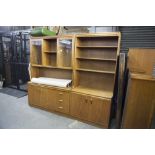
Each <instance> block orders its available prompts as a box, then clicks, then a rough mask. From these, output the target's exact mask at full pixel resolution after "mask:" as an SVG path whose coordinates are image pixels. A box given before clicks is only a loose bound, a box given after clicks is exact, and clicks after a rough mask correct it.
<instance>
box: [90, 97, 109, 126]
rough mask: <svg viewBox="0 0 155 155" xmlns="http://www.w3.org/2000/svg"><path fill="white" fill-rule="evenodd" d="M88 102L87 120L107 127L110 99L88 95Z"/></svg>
mask: <svg viewBox="0 0 155 155" xmlns="http://www.w3.org/2000/svg"><path fill="white" fill-rule="evenodd" d="M89 104H90V106H89V121H91V122H94V123H97V124H100V125H103V126H105V127H108V125H109V117H110V109H111V100H110V99H109V100H108V99H102V98H97V97H90V98H89Z"/></svg>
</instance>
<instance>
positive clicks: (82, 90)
mask: <svg viewBox="0 0 155 155" xmlns="http://www.w3.org/2000/svg"><path fill="white" fill-rule="evenodd" d="M72 91H75V92H79V93H84V94H89V95H94V96H99V97H104V98H112V96H113V92H111V91H105V90H98V89H92V88H86V87H82V86H78V87H75V88H73V89H72Z"/></svg>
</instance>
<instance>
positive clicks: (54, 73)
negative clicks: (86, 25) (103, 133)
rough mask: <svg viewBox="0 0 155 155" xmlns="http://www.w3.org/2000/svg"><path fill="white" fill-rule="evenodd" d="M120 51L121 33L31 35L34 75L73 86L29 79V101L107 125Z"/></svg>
mask: <svg viewBox="0 0 155 155" xmlns="http://www.w3.org/2000/svg"><path fill="white" fill-rule="evenodd" d="M119 50H120V33H118V32H117V33H113V32H109V33H102V34H78V35H73V36H57V37H41V38H31V77H32V78H33V77H49V78H58V79H72V86H71V87H69V88H61V87H54V86H49V85H42V84H36V83H32V82H29V84H28V94H29V104H30V105H31V106H36V107H38V108H42V109H45V110H49V111H56V112H60V113H64V114H66V115H68V116H73V117H76V118H77V119H80V120H84V121H87V122H92V123H95V124H97V125H100V126H102V127H105V128H108V126H109V118H110V111H111V104H112V98H113V91H114V84H115V76H116V66H117V57H118V55H119Z"/></svg>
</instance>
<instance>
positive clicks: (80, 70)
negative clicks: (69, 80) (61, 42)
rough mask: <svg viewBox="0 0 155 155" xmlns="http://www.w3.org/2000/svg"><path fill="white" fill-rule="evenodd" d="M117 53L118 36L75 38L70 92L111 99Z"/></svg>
mask: <svg viewBox="0 0 155 155" xmlns="http://www.w3.org/2000/svg"><path fill="white" fill-rule="evenodd" d="M119 49H120V33H113V32H109V33H103V34H79V35H76V37H75V59H74V60H75V63H74V77H75V79H74V88H73V91H77V92H82V93H88V94H91V95H99V96H102V97H107V98H111V97H112V96H113V90H114V84H115V76H116V66H117V56H118V55H119Z"/></svg>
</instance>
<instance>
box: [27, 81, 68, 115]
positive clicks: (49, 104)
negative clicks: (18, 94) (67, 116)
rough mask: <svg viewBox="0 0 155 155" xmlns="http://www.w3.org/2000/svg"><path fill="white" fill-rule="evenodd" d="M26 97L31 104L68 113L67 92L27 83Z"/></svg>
mask: <svg viewBox="0 0 155 155" xmlns="http://www.w3.org/2000/svg"><path fill="white" fill-rule="evenodd" d="M28 98H29V104H30V105H32V106H38V107H41V108H45V109H47V110H55V111H59V112H63V113H69V92H65V91H59V90H57V89H54V88H49V87H46V86H41V85H36V84H28Z"/></svg>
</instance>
